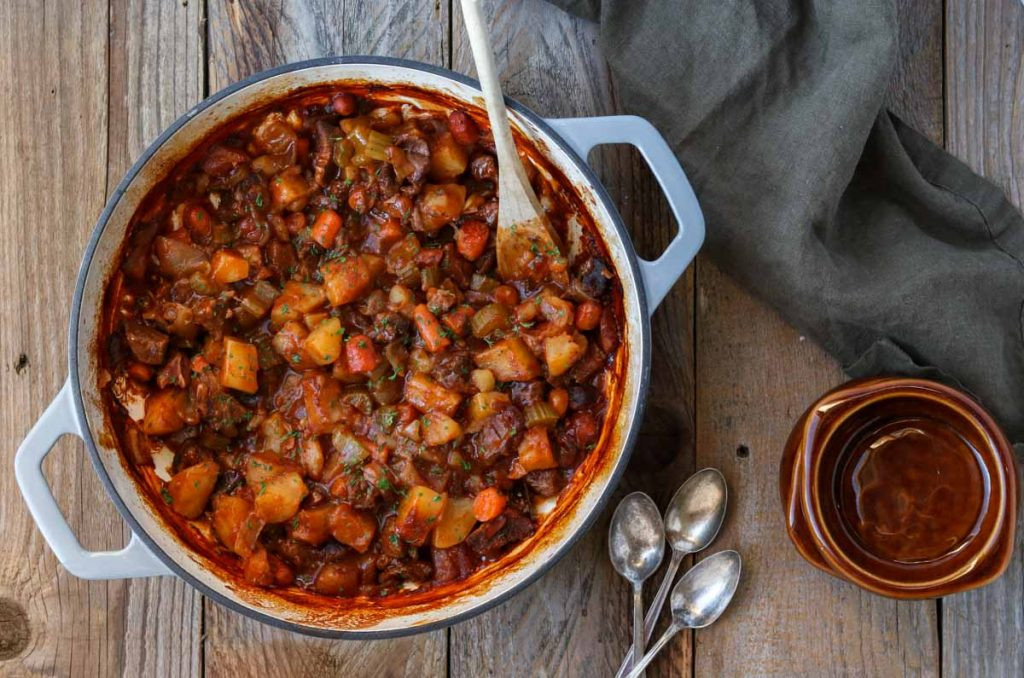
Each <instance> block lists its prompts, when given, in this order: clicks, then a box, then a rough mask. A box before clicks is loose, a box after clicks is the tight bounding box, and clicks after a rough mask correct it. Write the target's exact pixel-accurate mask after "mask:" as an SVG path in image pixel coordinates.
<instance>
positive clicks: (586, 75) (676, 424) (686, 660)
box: [450, 0, 694, 676]
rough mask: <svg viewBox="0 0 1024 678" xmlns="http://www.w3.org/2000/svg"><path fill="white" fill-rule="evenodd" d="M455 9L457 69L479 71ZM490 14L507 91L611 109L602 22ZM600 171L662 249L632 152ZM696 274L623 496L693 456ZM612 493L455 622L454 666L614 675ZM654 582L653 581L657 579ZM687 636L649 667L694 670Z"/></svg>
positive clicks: (530, 100) (623, 592) (668, 487)
mask: <svg viewBox="0 0 1024 678" xmlns="http://www.w3.org/2000/svg"><path fill="white" fill-rule="evenodd" d="M455 6H456V9H454V10H453V31H452V46H453V58H452V61H453V68H454V69H455V70H457V71H461V72H464V73H475V68H474V67H473V60H472V54H471V53H470V49H469V44H468V41H467V39H466V37H465V33H464V29H463V27H462V20H461V13H460V12H459V10H458V9H457V7H458V3H455ZM486 10H487V11H488V14H487V21H488V25H489V27H490V34H491V39H492V42H493V44H494V45H495V49H496V51H497V60H498V67H499V69H500V71H501V74H502V85H503V88H504V89H505V92H506V93H507V94H508V95H510V96H512V97H515V98H517V99H519V100H520V101H522V102H523V103H525V104H526V105H528V106H530V107H531V108H533V109H534V110H536V111H538V112H539V113H541V114H544V115H548V116H552V117H556V116H584V115H603V114H611V113H615V112H616V108H615V104H614V101H615V96H614V92H613V91H612V88H611V85H610V82H609V77H608V73H607V71H606V68H605V65H604V61H603V59H602V58H601V56H600V54H599V53H598V52H597V50H596V49H595V47H594V43H595V33H596V31H595V27H594V26H592V25H589V24H587V23H585V22H581V21H578V20H575V19H573V18H571V17H569V16H568V15H567V14H564V13H562V12H560V11H559V10H557V9H554V8H552V7H551V6H549V5H547V4H546V3H543V2H540V1H539V0H530V1H525V2H515V3H497V2H492V3H487V5H486ZM592 161H593V162H594V164H595V165H596V166H597V168H598V172H599V174H600V175H601V178H602V181H603V182H604V183H605V185H606V186H608V187H609V190H610V192H611V193H612V194H613V196H614V197H615V198H616V201H617V203H618V204H619V206H620V211H621V212H622V214H623V217H624V219H625V221H626V223H627V224H629V225H630V226H631V230H632V233H633V237H634V242H635V243H636V244H637V247H638V249H639V251H640V253H641V254H645V255H647V256H656V255H657V253H659V252H660V251H661V249H662V248H663V247H664V245H665V244H666V243H667V242H668V240H669V238H670V236H671V234H673V233H674V231H675V224H674V223H673V220H672V218H671V216H670V215H669V213H668V210H667V206H666V204H665V202H664V200H663V198H662V197H661V195H660V192H659V190H658V189H657V186H656V184H655V183H654V182H653V179H652V177H651V176H650V173H649V172H648V171H647V170H646V168H645V167H644V166H643V165H642V161H641V160H640V159H639V157H638V155H637V154H636V153H635V152H632V151H629V150H627V149H624V148H620V147H608V148H607V149H606V150H603V151H600V152H595V153H594V154H592ZM692 298H693V279H692V276H691V275H689V274H688V275H687V276H686V277H685V279H684V281H683V282H681V283H680V284H678V285H677V286H676V288H675V289H674V290H673V292H672V293H671V294H670V295H669V297H668V298H667V299H666V300H665V302H664V303H663V307H662V309H661V310H660V311H658V313H657V315H656V316H655V319H654V327H653V339H654V355H655V356H656V358H655V363H654V376H653V381H652V385H651V393H650V397H649V400H648V406H647V417H646V419H645V422H644V427H643V429H642V434H641V439H640V442H639V444H638V445H637V449H636V451H635V453H634V454H635V457H634V460H633V463H631V465H630V472H629V473H628V474H627V476H626V479H625V481H624V482H623V486H622V488H620V496H621V494H624V493H625V492H627V491H629V490H631V489H644V490H646V491H648V492H650V493H651V494H652V495H654V496H655V498H656V499H657V500H659V502H660V504H661V505H662V506H664V504H665V503H666V502H667V500H668V497H669V496H670V495H671V493H672V491H673V490H674V489H675V487H676V486H677V485H678V484H679V483H680V482H681V481H682V480H683V479H684V478H685V477H686V476H687V475H688V473H689V472H690V471H691V470H692V465H693V453H692V450H693V392H694V388H693V362H692V357H693V352H692V348H693V326H692V318H693V313H692ZM613 510H614V502H613V503H612V504H611V505H610V506H609V507H608V509H607V510H606V511H605V513H604V515H602V517H601V520H599V521H598V523H597V524H596V525H595V526H594V527H593V529H592V530H591V531H590V533H589V534H588V535H587V536H586V537H585V538H584V539H582V540H581V542H580V543H579V544H578V545H577V546H576V547H575V548H574V549H573V550H572V551H571V552H570V553H569V554H568V555H567V556H566V557H565V558H564V559H563V561H562V562H560V563H559V564H558V565H557V566H556V567H555V568H553V570H552V571H551V572H550V573H548V574H547V575H546V576H544V577H543V578H542V579H541V580H540V581H539V582H537V583H536V584H534V585H533V586H532V587H531V588H530V589H528V590H526V591H524V592H522V593H520V594H519V595H518V596H516V597H515V598H514V599H512V600H511V601H509V602H507V603H505V604H504V605H502V606H500V607H499V608H497V609H495V610H492V611H490V612H487V613H485V614H484V615H481V616H480V617H478V618H476V619H474V620H471V621H469V622H466V623H464V624H460V625H459V626H456V627H454V628H453V629H452V635H451V658H450V662H451V674H452V675H453V676H482V675H501V676H508V675H523V676H543V675H579V674H580V672H581V670H584V669H583V667H585V670H586V671H587V673H589V674H592V675H611V674H612V673H613V672H614V671H615V669H616V668H617V666H618V663H619V661H620V660H621V658H622V656H623V653H624V652H625V650H626V648H627V646H628V644H629V642H628V638H629V631H628V629H629V623H630V622H629V619H630V617H629V605H630V602H629V596H628V586H627V585H626V584H625V582H624V581H623V580H622V579H621V578H619V577H618V575H616V574H615V572H614V570H613V569H612V568H611V566H610V565H609V564H608V556H607V544H606V534H607V529H608V520H609V518H610V517H611V512H612V511H613ZM654 581H656V580H654ZM691 654H692V652H691V648H690V637H689V634H681V636H680V638H679V640H678V641H677V642H675V643H673V645H672V646H671V648H670V649H669V650H668V651H667V652H666V654H664V655H663V656H662V658H660V659H659V661H658V662H657V663H656V664H655V665H652V667H651V669H649V670H648V672H647V675H649V676H661V675H686V676H689V675H690V659H691Z"/></svg>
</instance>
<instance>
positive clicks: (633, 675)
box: [626, 622, 682, 678]
mask: <svg viewBox="0 0 1024 678" xmlns="http://www.w3.org/2000/svg"><path fill="white" fill-rule="evenodd" d="M681 628H682V627H681V626H676V624H675V623H674V622H673V624H672V626H670V627H668V628H667V629H665V633H664V634H662V636H661V638H658V642H656V643H655V644H654V646H653V647H651V651H650V652H648V653H647V654H645V655H644V657H643V659H641V660H640V663H639V664H637V665H636V666H634V667H633V670H632V671H630V672H629V675H628V676H627V677H626V678H640V676H642V675H643V673H644V669H645V668H646V667H647V665H648V664H650V663H651V662H652V661H654V658H655V657H656V656H657V655H658V653H659V652H661V648H663V647H665V646H666V645H668V641H670V640H672V639H673V638H674V637H675V635H676V634H677V633H679V631H680V629H681Z"/></svg>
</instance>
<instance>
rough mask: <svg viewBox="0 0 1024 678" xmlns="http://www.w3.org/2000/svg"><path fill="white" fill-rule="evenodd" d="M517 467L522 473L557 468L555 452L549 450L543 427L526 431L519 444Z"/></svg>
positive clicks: (549, 444) (548, 440)
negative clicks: (518, 466)
mask: <svg viewBox="0 0 1024 678" xmlns="http://www.w3.org/2000/svg"><path fill="white" fill-rule="evenodd" d="M519 465H520V466H521V467H522V468H523V470H524V471H527V472H529V471H543V470H545V469H549V468H558V461H557V460H556V459H555V452H554V450H553V449H551V440H550V439H549V438H548V430H547V429H546V428H544V427H543V426H534V427H532V428H530V429H527V431H526V435H524V436H523V440H522V442H520V443H519Z"/></svg>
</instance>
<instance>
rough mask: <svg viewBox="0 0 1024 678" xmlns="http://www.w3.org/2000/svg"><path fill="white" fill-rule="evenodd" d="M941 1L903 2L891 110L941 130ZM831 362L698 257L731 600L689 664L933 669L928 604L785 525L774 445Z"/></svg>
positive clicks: (706, 462)
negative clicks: (724, 493)
mask: <svg viewBox="0 0 1024 678" xmlns="http://www.w3.org/2000/svg"><path fill="white" fill-rule="evenodd" d="M941 7H942V3H941V0H901V1H900V2H899V3H898V15H899V17H900V20H901V25H900V35H899V37H900V45H899V55H898V59H897V72H896V73H895V74H894V77H893V80H892V86H891V90H890V92H889V93H888V97H887V101H888V104H889V105H890V106H891V107H892V108H894V110H895V111H896V113H897V114H898V115H900V116H902V117H903V118H904V119H906V120H908V121H909V122H910V123H911V124H914V125H917V126H919V127H920V128H921V129H922V130H924V131H925V133H926V134H928V135H929V136H931V137H932V138H933V139H935V140H936V141H939V142H941V140H942V122H941V121H942V81H941V72H942V66H941V59H942V40H941V35H940V36H938V37H937V36H936V34H935V33H936V30H938V29H940V28H941V25H942V23H941ZM843 379H844V378H843V375H842V373H841V372H840V370H839V367H838V366H837V365H836V364H835V362H834V361H833V360H832V359H831V358H830V357H828V356H827V355H826V354H825V353H824V351H822V350H821V348H819V347H818V346H817V345H815V344H814V343H813V342H811V341H807V340H805V338H804V337H801V336H799V334H798V333H797V332H795V331H794V330H793V329H791V328H789V327H788V326H787V325H786V324H785V323H784V322H783V321H782V319H781V318H779V317H778V316H777V315H776V314H775V313H774V312H772V311H771V310H770V309H768V308H766V307H765V306H764V305H763V304H761V303H760V302H758V301H756V300H755V299H753V298H752V297H751V296H750V295H749V294H748V293H746V292H744V291H742V290H741V289H740V288H739V287H738V286H737V285H736V284H735V283H734V282H733V281H732V280H731V279H729V278H728V277H726V276H725V275H724V274H723V273H722V272H721V271H720V270H719V269H718V268H717V267H715V266H714V265H713V264H711V262H710V261H708V260H707V259H705V258H703V257H702V258H699V259H698V265H697V383H698V388H697V414H698V416H697V464H698V466H717V467H718V468H720V469H721V470H722V472H723V473H724V474H725V476H726V479H727V480H728V482H729V488H730V509H729V510H730V512H729V517H728V519H727V521H726V524H725V528H724V530H723V533H722V535H721V536H720V537H719V539H718V541H717V542H716V544H715V546H714V549H715V550H717V549H721V548H736V549H737V550H739V552H740V553H741V554H743V557H744V579H743V581H742V583H741V584H740V589H739V590H738V592H737V599H736V601H735V602H734V604H733V607H732V608H731V609H730V610H729V611H727V612H726V614H725V616H724V617H723V618H722V620H721V621H720V622H719V623H718V624H716V625H715V626H714V627H711V628H710V629H707V630H703V631H699V632H697V634H696V660H695V669H696V673H697V675H776V676H793V675H801V676H822V675H863V676H897V675H938V673H939V638H938V624H937V613H936V605H935V603H933V602H930V601H924V602H916V603H896V602H894V601H891V600H887V599H883V598H880V597H877V596H873V595H872V594H869V593H866V592H864V591H861V590H860V589H857V588H856V587H854V586H852V585H850V584H846V583H842V582H839V581H838V580H835V579H833V578H831V577H829V576H828V575H825V574H823V573H821V572H819V571H818V570H815V569H814V568H812V567H811V566H810V565H808V564H807V563H806V562H804V561H803V560H802V559H801V558H800V556H799V555H798V554H797V553H796V551H795V549H793V547H792V546H791V545H790V543H789V540H788V539H787V537H786V535H785V526H784V523H783V520H782V509H781V504H780V500H779V496H778V480H777V479H778V464H779V457H780V454H781V450H782V446H783V444H784V443H785V440H786V437H787V436H788V435H789V431H790V428H791V426H792V424H793V422H794V421H795V420H796V418H797V417H798V416H799V415H800V414H801V412H802V411H803V410H804V408H806V407H807V405H809V404H810V403H811V402H812V401H813V400H814V399H815V398H817V397H818V396H819V395H820V394H821V393H822V392H824V391H825V390H827V389H829V388H831V387H832V386H835V385H836V384H838V383H840V382H842V381H843Z"/></svg>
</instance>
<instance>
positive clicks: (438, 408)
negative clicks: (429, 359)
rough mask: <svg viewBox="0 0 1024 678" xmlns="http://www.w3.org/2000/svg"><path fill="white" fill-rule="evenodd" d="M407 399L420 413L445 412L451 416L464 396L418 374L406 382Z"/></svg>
mask: <svg viewBox="0 0 1024 678" xmlns="http://www.w3.org/2000/svg"><path fill="white" fill-rule="evenodd" d="M405 399H406V400H408V401H409V402H410V403H412V405H413V407H415V408H416V409H417V410H419V411H420V412H443V413H444V414H447V415H448V416H451V415H453V414H455V410H457V409H458V407H459V403H461V402H462V395H460V394H459V393H456V392H455V391H449V390H448V389H446V388H445V387H444V386H441V384H439V383H437V382H436V381H434V380H433V379H431V378H430V377H428V376H427V375H425V374H423V373H421V372H417V373H416V374H413V375H412V376H410V377H409V378H407V379H406V380H405Z"/></svg>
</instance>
